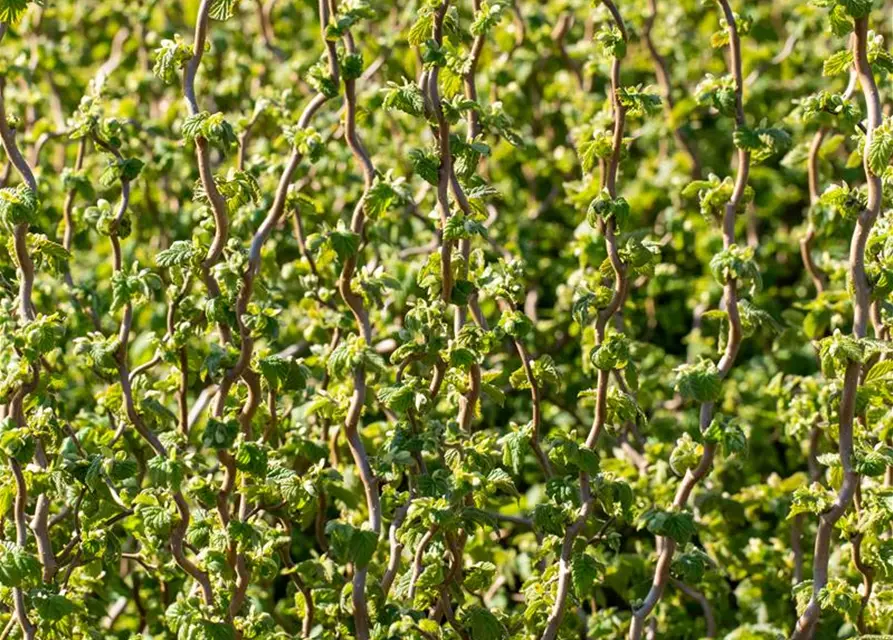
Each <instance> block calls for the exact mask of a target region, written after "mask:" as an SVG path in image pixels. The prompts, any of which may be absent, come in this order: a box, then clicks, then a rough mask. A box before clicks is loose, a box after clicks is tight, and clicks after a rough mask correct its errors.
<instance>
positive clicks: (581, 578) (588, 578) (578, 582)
mask: <svg viewBox="0 0 893 640" xmlns="http://www.w3.org/2000/svg"><path fill="white" fill-rule="evenodd" d="M603 569H604V567H603V566H602V565H601V563H599V562H598V561H597V560H596V559H595V558H593V557H592V556H590V555H588V554H586V553H582V552H578V553H575V554H574V555H573V556H572V557H571V579H572V580H573V583H574V593H576V595H577V597H578V598H580V599H583V598H587V597H588V596H589V595H590V594H591V593H592V589H593V587H595V586H596V584H597V582H598V579H599V576H600V575H601V572H602V570H603Z"/></svg>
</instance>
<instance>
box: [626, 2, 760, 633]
mask: <svg viewBox="0 0 893 640" xmlns="http://www.w3.org/2000/svg"><path fill="white" fill-rule="evenodd" d="M719 4H720V7H721V9H722V11H723V15H724V17H725V21H726V24H727V25H728V32H729V52H730V66H731V67H732V76H733V78H734V80H735V124H736V127H743V126H745V119H744V78H743V74H742V69H741V41H740V39H739V37H738V28H737V25H736V22H735V15H734V13H733V12H732V9H731V7H730V6H729V3H728V0H719ZM749 170H750V153H749V152H748V151H747V150H745V149H739V150H738V167H737V171H738V173H737V177H736V179H735V186H734V190H733V191H732V196H731V198H730V200H729V202H728V203H727V204H726V208H725V215H724V216H723V222H722V235H723V247H724V248H726V249H728V248H729V247H730V246H732V245H733V244H734V243H735V214H736V210H737V209H738V206H739V204H740V203H741V200H742V198H743V197H744V190H745V187H746V186H747V177H748V173H749ZM723 289H724V290H723V297H724V299H725V305H726V312H727V314H728V322H729V335H728V338H727V339H726V348H725V352H724V353H723V355H722V358H720V361H719V364H718V365H717V372H718V374H719V377H720V379H724V378H725V377H726V376H728V374H729V371H731V369H732V365H733V364H734V362H735V358H736V356H737V355H738V349H739V348H740V346H741V339H742V330H741V317H740V313H739V310H738V285H737V282H736V281H735V280H729V281H728V282H726V284H725V286H724V288H723ZM713 409H714V404H713V402H705V403H703V404H702V405H701V409H700V417H699V426H700V429H701V432H704V431H706V430H707V428H709V426H710V424H711V422H712V420H713ZM715 454H716V445H715V444H713V443H709V442H708V443H705V444H704V450H703V453H702V455H701V459H700V461H699V462H698V465H697V466H696V467H694V468H693V469H689V470H688V471H686V473H685V476H684V477H683V479H682V482H681V483H680V485H679V487H678V488H677V490H676V495H675V498H674V500H673V507H674V508H675V509H683V508H685V506H686V505H687V504H688V499H689V497H690V495H691V492H692V491H693V490H694V488H695V486H696V485H697V484H698V482H700V480H701V479H702V478H704V477H705V476H706V475H707V473H708V472H709V471H710V467H711V466H712V464H713V458H714V456H715ZM657 548H658V559H657V564H656V566H655V569H654V578H653V580H652V583H651V589H650V590H649V592H648V594H647V595H646V597H645V599H644V601H643V602H642V604H641V605H640V606H639V608H638V609H636V610H635V611H634V612H633V619H632V624H631V625H630V630H629V640H640V639H641V637H642V634H643V633H644V630H645V623H646V621H647V619H648V616H649V615H650V614H651V612H652V611H653V610H654V608H655V607H656V606H657V603H658V602H660V599H661V597H662V596H663V594H664V591H665V589H666V585H667V581H668V578H669V573H670V566H671V564H672V562H673V555H674V553H675V551H676V542H675V541H674V540H672V539H671V538H665V537H661V536H659V537H658V538H657Z"/></svg>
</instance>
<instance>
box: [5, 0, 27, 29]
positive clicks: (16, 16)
mask: <svg viewBox="0 0 893 640" xmlns="http://www.w3.org/2000/svg"><path fill="white" fill-rule="evenodd" d="M28 2H29V0H0V22H3V23H6V24H9V25H15V24H18V22H19V20H21V19H22V16H23V15H25V11H26V10H27V9H28Z"/></svg>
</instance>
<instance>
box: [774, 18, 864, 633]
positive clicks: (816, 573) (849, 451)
mask: <svg viewBox="0 0 893 640" xmlns="http://www.w3.org/2000/svg"><path fill="white" fill-rule="evenodd" d="M854 25H855V28H854V38H853V40H852V43H853V58H854V65H855V69H856V74H857V76H858V80H859V84H860V86H861V87H862V94H863V97H864V99H865V105H866V112H867V114H868V118H867V127H866V131H865V152H864V156H863V165H864V170H865V178H866V181H867V182H868V202H867V206H866V208H865V209H864V210H863V211H862V212H861V213H860V214H859V218H858V219H857V220H856V228H855V229H854V230H853V237H852V241H851V244H850V256H849V270H850V282H851V283H852V295H853V337H855V338H856V339H860V338H864V337H865V336H866V334H867V330H868V320H869V312H870V285H869V283H868V278H867V277H866V274H865V245H866V243H867V241H868V236H869V234H870V233H871V228H872V227H873V226H874V222H875V220H877V216H878V213H879V212H880V207H881V179H880V177H879V176H877V175H875V174H874V172H873V171H872V170H871V165H870V164H869V160H868V155H869V149H870V147H871V142H872V140H873V138H874V133H875V130H876V129H877V128H878V127H879V126H880V124H881V103H880V95H879V93H878V89H877V84H876V83H875V80H874V74H873V72H872V69H871V65H870V64H869V62H868V18H867V17H863V18H857V19H856V20H855V23H854ZM861 369H862V367H861V364H860V363H858V362H850V363H849V364H848V365H847V367H846V371H845V372H844V378H843V389H842V390H841V395H840V408H839V410H838V414H839V425H838V434H839V435H838V450H839V455H840V462H841V467H842V469H843V482H842V484H841V487H840V491H839V492H838V494H837V498H836V500H835V501H834V504H833V505H832V506H831V508H830V509H828V511H826V512H825V513H823V514H822V515H821V516H820V517H819V526H818V531H817V533H816V541H815V553H814V560H813V577H812V580H813V583H812V584H813V593H812V598H811V599H810V601H809V604H808V605H807V607H806V609H805V610H804V611H803V613H802V614H801V616H800V619H799V620H797V626H796V628H795V629H794V632H793V634H791V640H806V639H808V638H812V637H813V636H814V635H815V632H816V628H817V627H818V621H819V616H820V615H821V607H820V606H819V602H818V597H819V593H820V592H821V590H822V589H824V588H825V585H827V583H828V561H829V558H830V554H831V536H832V534H833V530H834V525H835V524H836V523H837V521H838V520H839V519H840V517H841V516H842V515H843V514H844V513H845V512H846V510H847V508H848V507H849V505H850V502H851V501H852V499H853V495H854V494H855V492H856V489H857V486H858V484H859V476H858V474H857V473H856V472H855V470H854V469H853V422H854V419H855V413H856V394H857V391H858V388H859V375H860V372H861Z"/></svg>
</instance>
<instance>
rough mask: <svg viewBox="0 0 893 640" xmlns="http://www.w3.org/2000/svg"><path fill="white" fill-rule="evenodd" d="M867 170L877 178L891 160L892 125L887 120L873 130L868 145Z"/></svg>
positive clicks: (892, 143) (892, 151)
mask: <svg viewBox="0 0 893 640" xmlns="http://www.w3.org/2000/svg"><path fill="white" fill-rule="evenodd" d="M867 157H868V168H869V169H871V172H872V173H873V174H874V175H876V176H879V175H881V174H883V173H884V169H886V168H887V167H888V166H889V164H890V159H891V158H893V123H891V122H890V121H889V120H888V121H887V122H885V123H884V124H883V125H881V126H880V127H878V128H877V129H875V130H874V135H873V136H872V138H871V143H870V144H869V145H868V156H867Z"/></svg>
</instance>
